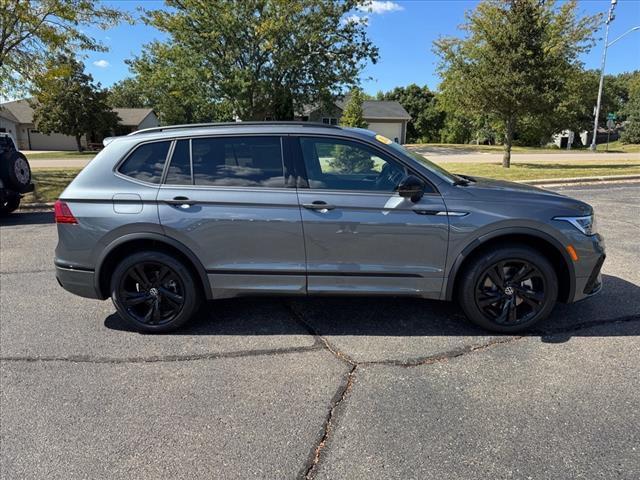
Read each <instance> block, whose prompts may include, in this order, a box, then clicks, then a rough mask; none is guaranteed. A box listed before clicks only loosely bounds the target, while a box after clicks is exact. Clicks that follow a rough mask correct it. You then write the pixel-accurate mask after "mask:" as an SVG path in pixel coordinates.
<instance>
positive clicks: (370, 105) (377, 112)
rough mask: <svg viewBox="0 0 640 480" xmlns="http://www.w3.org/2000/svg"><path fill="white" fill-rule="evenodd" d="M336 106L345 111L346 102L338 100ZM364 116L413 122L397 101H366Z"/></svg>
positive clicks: (363, 107) (364, 103)
mask: <svg viewBox="0 0 640 480" xmlns="http://www.w3.org/2000/svg"><path fill="white" fill-rule="evenodd" d="M336 106H337V107H338V108H339V109H340V110H344V107H345V106H346V101H344V100H338V101H337V102H336ZM362 116H363V117H364V118H365V120H366V119H378V118H379V119H387V120H392V119H393V120H411V115H409V114H408V113H407V111H406V110H405V109H404V108H403V107H402V105H400V103H399V102H396V101H395V100H365V101H364V102H362Z"/></svg>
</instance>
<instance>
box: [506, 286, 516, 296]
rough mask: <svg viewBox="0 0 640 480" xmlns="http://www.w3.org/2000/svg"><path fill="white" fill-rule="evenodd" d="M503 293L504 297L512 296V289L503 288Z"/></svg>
mask: <svg viewBox="0 0 640 480" xmlns="http://www.w3.org/2000/svg"><path fill="white" fill-rule="evenodd" d="M504 293H505V294H506V295H509V296H511V295H513V294H514V291H513V287H507V288H505V289H504Z"/></svg>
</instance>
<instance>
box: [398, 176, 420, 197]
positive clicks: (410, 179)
mask: <svg viewBox="0 0 640 480" xmlns="http://www.w3.org/2000/svg"><path fill="white" fill-rule="evenodd" d="M397 190H398V193H399V194H400V196H401V197H404V198H410V199H411V201H412V202H414V203H415V202H417V201H419V200H420V199H421V198H422V196H423V195H424V182H423V181H422V180H420V179H419V178H418V177H416V176H415V175H408V176H406V177H404V179H403V180H402V181H401V182H400V185H398V188H397Z"/></svg>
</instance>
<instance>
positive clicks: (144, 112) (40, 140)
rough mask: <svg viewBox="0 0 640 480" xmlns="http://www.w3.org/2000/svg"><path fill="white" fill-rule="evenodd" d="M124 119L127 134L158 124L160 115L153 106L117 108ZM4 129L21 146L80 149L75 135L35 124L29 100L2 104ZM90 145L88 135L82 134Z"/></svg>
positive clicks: (0, 113)
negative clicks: (48, 130) (43, 130)
mask: <svg viewBox="0 0 640 480" xmlns="http://www.w3.org/2000/svg"><path fill="white" fill-rule="evenodd" d="M114 111H115V112H116V113H117V114H118V117H119V118H120V121H119V122H118V127H117V129H116V132H115V133H117V134H118V135H124V134H127V133H130V132H133V131H135V130H140V129H142V128H149V127H157V126H158V125H159V122H158V117H157V115H156V114H155V112H154V111H153V109H151V108H114ZM0 132H8V133H11V134H13V136H14V138H15V139H16V141H17V142H18V148H19V149H21V150H76V148H77V146H76V140H75V138H74V137H73V136H70V135H63V134H61V133H52V134H51V135H45V134H44V133H40V132H39V131H38V129H37V127H36V126H35V125H34V124H33V108H31V104H30V103H29V100H27V99H23V100H16V101H13V102H7V103H2V104H0ZM82 144H83V145H84V146H85V147H86V146H87V139H86V138H84V137H83V138H82Z"/></svg>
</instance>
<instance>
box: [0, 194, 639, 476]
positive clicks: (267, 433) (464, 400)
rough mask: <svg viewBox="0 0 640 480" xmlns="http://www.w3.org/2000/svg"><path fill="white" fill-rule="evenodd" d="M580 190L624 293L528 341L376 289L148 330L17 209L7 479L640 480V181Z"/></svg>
mask: <svg viewBox="0 0 640 480" xmlns="http://www.w3.org/2000/svg"><path fill="white" fill-rule="evenodd" d="M562 192H563V193H566V194H569V195H572V196H576V197H578V198H581V199H584V200H586V201H588V202H590V203H592V204H593V205H594V206H595V208H596V210H597V211H598V213H599V222H600V229H601V231H602V232H603V233H604V235H605V236H606V241H607V248H608V258H607V261H606V263H605V266H604V281H605V289H604V291H603V292H602V293H601V294H600V295H599V296H597V297H594V298H591V299H588V300H586V301H584V302H581V303H579V304H575V305H559V306H558V307H557V308H556V310H555V311H554V313H553V315H552V317H551V318H550V319H549V320H548V321H546V322H544V323H543V324H541V325H539V327H538V328H537V329H536V330H535V331H534V332H530V333H528V334H527V335H524V336H502V335H489V334H487V333H486V332H483V331H481V330H479V329H477V328H475V327H473V326H471V325H470V324H468V323H467V322H466V321H465V320H464V317H463V316H462V313H461V311H460V310H459V309H458V307H457V306H455V305H453V304H447V303H440V302H430V301H422V300H409V299H370V298H368V299H346V298H343V299H341V298H333V299H310V300H299V299H298V300H292V299H270V298H264V299H239V300H233V301H219V302H216V303H212V304H210V309H209V311H207V312H204V313H203V314H202V315H201V316H200V317H199V318H198V319H197V320H196V321H195V322H194V323H193V324H192V325H190V326H188V327H187V328H185V329H184V330H182V331H180V332H178V333H174V334H170V335H141V334H138V333H134V332H131V331H129V329H128V327H127V326H126V325H125V324H124V323H123V322H122V321H121V320H120V318H119V317H118V316H117V315H116V313H115V310H114V308H113V306H112V305H111V303H110V302H108V301H106V302H97V301H93V300H86V299H82V298H78V297H75V296H72V295H70V294H68V293H66V292H65V291H63V290H62V289H61V288H60V287H59V286H58V285H57V284H56V282H55V279H54V272H53V265H52V258H51V257H52V251H53V248H54V247H55V243H56V234H55V226H54V225H53V224H52V223H51V218H52V214H51V213H18V214H15V215H13V216H11V217H9V218H7V219H5V220H4V222H5V223H4V224H3V225H2V228H1V229H0V242H1V243H0V245H1V250H0V356H1V361H0V375H1V376H0V380H1V389H0V391H1V392H0V395H1V397H0V406H1V409H0V461H1V465H0V472H1V476H2V478H7V479H10V478H21V479H23V478H24V479H41V478H60V479H75V478H105V479H106V478H108V479H120V478H122V479H124V478H184V479H198V478H225V479H235V478H237V479H247V478H265V479H273V478H318V479H320V478H322V479H329V478H331V479H360V478H362V479H365V478H366V479H371V478H384V479H412V478H415V479H423V478H438V479H466V478H510V479H519V478H522V479H528V478H536V479H537V478H588V479H595V478H603V479H604V478H620V479H637V478H640V395H638V385H640V270H639V269H638V268H637V264H638V261H639V260H640V247H639V246H638V240H637V238H638V233H639V232H640V219H639V217H638V211H637V209H638V205H639V204H640V183H639V184H624V185H606V186H596V187H593V186H591V187H580V188H578V187H573V188H572V189H569V188H565V189H562Z"/></svg>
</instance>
